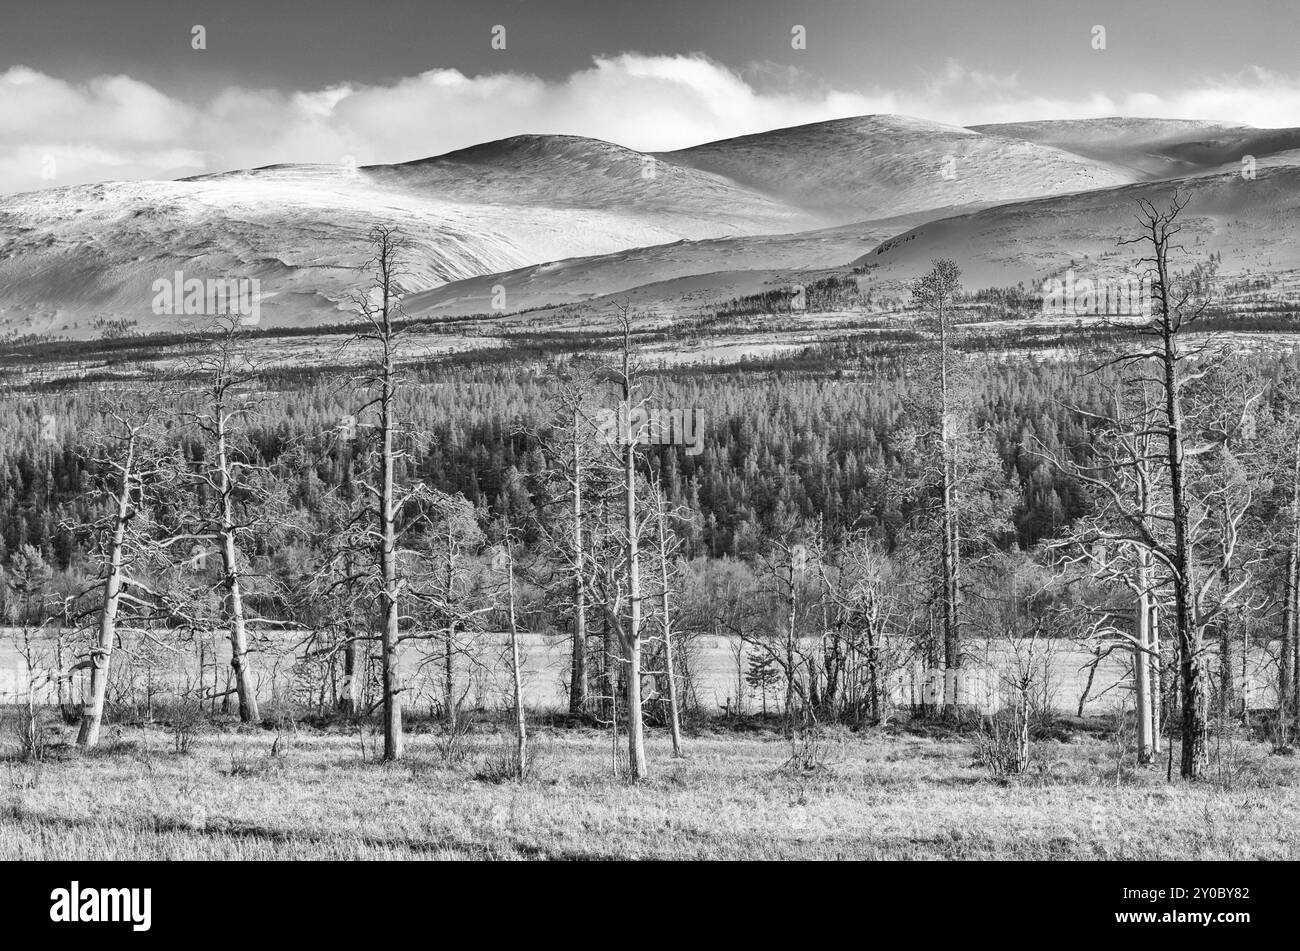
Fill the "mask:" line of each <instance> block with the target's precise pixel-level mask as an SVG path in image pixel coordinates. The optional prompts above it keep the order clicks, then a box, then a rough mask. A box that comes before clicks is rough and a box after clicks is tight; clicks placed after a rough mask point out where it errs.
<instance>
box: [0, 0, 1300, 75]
mask: <svg viewBox="0 0 1300 951" xmlns="http://www.w3.org/2000/svg"><path fill="white" fill-rule="evenodd" d="M196 23H198V24H203V25H204V26H206V27H207V29H208V43H209V49H208V55H206V56H203V55H198V54H195V53H194V52H193V51H192V50H191V49H190V44H189V37H190V28H191V26H193V25H194V24H196ZM498 23H500V24H503V25H505V26H506V27H507V30H508V38H509V43H508V49H507V50H506V51H505V52H500V51H493V50H491V49H490V48H489V45H488V39H489V31H490V29H491V27H492V26H493V25H494V24H498ZM795 23H799V24H803V25H804V26H806V27H807V29H808V34H809V40H808V50H807V51H806V54H799V53H796V52H794V51H792V50H791V48H790V42H789V37H790V27H791V26H792V25H793V24H795ZM1094 24H1103V25H1105V26H1106V28H1107V31H1108V48H1109V53H1108V55H1106V56H1104V57H1099V56H1096V55H1094V54H1093V52H1092V50H1090V49H1089V47H1088V45H1087V44H1086V42H1080V37H1086V36H1087V34H1088V31H1089V30H1090V28H1091V27H1092V25H1094ZM1298 39H1300V3H1296V2H1295V0H1246V2H1227V0H1182V2H1177V3H1175V2H1164V3H1156V2H1152V0H1142V2H1135V0H1088V2H1086V3H1080V2H1078V0H1074V2H1070V0H1034V2H1026V0H1017V2H1010V0H885V2H869V0H822V2H809V0H731V2H725V3H724V2H718V0H632V2H628V0H607V2H591V0H587V2H579V0H482V2H446V0H363V2H358V0H316V2H311V3H307V2H295V0H220V2H216V0H81V2H69V0H42V2H34V3H25V2H17V3H16V2H15V0H6V3H5V9H4V15H3V21H2V25H0V66H12V65H16V64H22V65H25V66H29V67H32V68H33V69H36V70H39V71H41V72H45V73H49V74H52V75H57V76H60V77H62V78H64V79H68V80H71V81H78V80H84V79H86V78H88V77H91V76H94V75H98V74H103V73H126V74H129V75H131V76H132V77H134V78H136V79H140V80H143V81H145V82H148V83H150V84H152V85H155V86H157V87H158V88H160V89H163V90H165V91H166V92H168V93H169V94H171V95H174V96H181V97H184V98H191V99H193V98H201V97H202V96H203V94H204V92H205V91H206V90H208V89H211V88H214V87H215V86H217V85H229V84H238V85H246V86H274V87H279V88H284V89H304V88H317V87H320V86H323V85H328V84H331V83H336V82H342V81H353V82H363V83H371V82H386V81H389V80H392V79H394V78H396V77H400V76H410V75H414V74H416V73H419V72H422V71H424V70H426V69H429V68H432V67H435V66H436V67H451V68H456V69H459V70H461V71H463V72H465V73H467V74H470V75H475V74H480V73H484V72H492V71H500V70H511V71H519V72H527V73H533V74H537V75H539V76H542V77H543V78H554V77H561V76H564V75H567V74H569V73H571V72H573V71H574V70H576V69H581V68H583V67H584V66H587V65H589V64H590V62H591V58H592V56H593V55H595V54H601V53H604V54H614V53H619V52H624V51H636V52H640V53H649V54H654V53H703V54H705V55H707V56H709V57H710V58H712V59H714V60H717V61H719V62H721V63H723V64H726V65H727V66H730V67H731V68H733V69H736V70H739V71H741V72H742V74H743V73H744V70H745V68H746V67H747V65H748V64H751V63H754V62H769V63H775V64H777V65H780V64H791V65H798V66H799V67H800V68H801V69H803V70H805V71H806V72H807V73H809V74H810V75H812V76H814V77H817V78H819V79H821V80H824V81H826V82H828V83H831V84H834V85H837V86H846V87H849V88H859V87H862V86H864V85H872V84H880V85H894V84H910V83H913V82H916V81H919V80H922V79H923V78H924V76H925V75H926V74H927V73H930V72H933V71H935V70H938V69H941V68H942V66H943V63H944V62H945V60H947V59H949V58H957V59H959V60H960V61H961V62H962V63H963V65H965V66H966V67H967V68H971V69H980V70H987V71H996V72H1003V73H1005V72H1016V73H1018V74H1019V75H1020V77H1021V78H1022V80H1025V81H1029V82H1031V83H1033V84H1034V88H1035V89H1037V90H1040V91H1041V92H1043V93H1044V94H1048V95H1051V94H1056V93H1059V92H1061V91H1062V90H1064V89H1066V88H1068V87H1076V88H1077V87H1078V85H1079V84H1080V83H1086V84H1088V85H1090V86H1092V87H1095V88H1097V89H1099V90H1102V91H1104V92H1107V93H1110V94H1115V95H1119V94H1122V93H1123V92H1124V91H1125V90H1126V89H1127V88H1131V87H1132V86H1134V85H1142V86H1146V87H1150V88H1152V89H1153V90H1154V91H1157V92H1163V91H1166V90H1167V89H1168V88H1169V87H1172V86H1176V85H1178V84H1179V83H1184V82H1186V81H1188V79H1189V78H1190V77H1192V76H1200V75H1204V74H1207V73H1209V74H1212V73H1219V72H1235V71H1237V70H1240V69H1241V68H1243V67H1244V66H1258V67H1263V68H1265V69H1271V70H1280V71H1290V70H1294V69H1295V66H1296V63H1297V56H1298V54H1300V47H1298V46H1297V40H1298Z"/></svg>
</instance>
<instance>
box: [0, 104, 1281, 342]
mask: <svg viewBox="0 0 1300 951" xmlns="http://www.w3.org/2000/svg"><path fill="white" fill-rule="evenodd" d="M1245 155H1251V156H1253V157H1254V159H1255V162H1256V163H1257V164H1258V174H1257V177H1256V179H1254V180H1249V179H1244V178H1243V177H1242V176H1241V175H1240V174H1239V171H1240V167H1241V160H1242V157H1243V156H1245ZM1297 167H1300V130H1295V129H1279V130H1261V129H1252V128H1249V127H1246V126H1235V125H1226V124H1222V123H1211V122H1194V121H1187V122H1182V121H1172V120H1146V119H1100V120H1086V121H1078V122H1039V123H1019V124H1015V125H998V126H981V127H976V128H972V129H963V128H959V127H955V126H947V125H942V124H939V123H933V122H928V121H925V120H921V119H913V118H908V117H902V116H864V117H858V118H852V119H842V120H836V121H832V122H822V123H815V124H811V125H804V126H797V127H794V128H789V129H778V130H774V131H771V132H765V133H760V134H757V135H747V136H742V137H739V138H735V139H727V140H723V141H720V142H712V143H707V144H704V145H699V146H695V147H693V148H689V149H682V150H679V151H675V152H665V153H657V154H653V155H647V154H643V153H640V152H635V151H632V150H629V149H625V148H623V147H621V146H618V145H614V144H612V143H608V142H602V141H598V140H593V139H585V138H580V137H574V136H549V135H526V136H516V137H513V138H509V139H504V140H501V141H498V142H490V143H486V144H483V145H479V146H474V147H472V148H468V149H462V150H459V151H456V152H451V153H448V154H446V155H441V156H437V157H434V158H429V159H423V160H420V161H415V162H408V163H404V164H400V165H388V166H372V167H366V168H360V169H349V168H346V167H340V166H311V165H284V166H271V167H267V168H261V169H253V170H248V171H235V172H228V173H223V174H218V175H208V176H202V177H198V178H192V179H184V180H180V181H174V182H148V181H140V182H121V183H106V184H98V185H85V186H75V187H66V188H51V189H46V190H43V191H37V192H29V193H25V194H17V195H7V196H0V334H6V335H9V334H25V333H38V334H45V335H54V336H64V337H90V336H95V335H98V334H100V333H102V332H103V330H104V328H105V327H106V326H110V325H125V326H126V327H128V329H130V330H133V331H135V332H146V333H147V332H164V331H173V330H177V329H180V328H181V327H182V326H183V323H182V322H183V318H178V317H174V316H168V315H159V314H155V313H154V312H153V310H152V309H151V302H152V300H153V297H154V294H153V292H152V290H151V287H152V285H153V282H154V281H156V280H158V279H160V278H171V277H172V276H173V275H174V274H175V272H177V271H180V272H182V273H183V274H184V275H185V276H186V277H200V278H228V277H241V278H257V279H259V280H260V282H261V293H262V301H261V313H262V318H263V322H264V324H265V325H266V326H284V325H292V326H311V325H314V324H315V325H326V324H337V323H338V322H339V321H340V320H341V319H343V317H344V314H343V312H342V310H341V306H342V302H344V301H345V300H346V298H347V295H348V294H349V293H350V291H351V290H352V289H353V288H355V287H356V286H357V285H358V284H359V283H360V282H361V280H362V275H361V274H360V272H359V270H358V269H359V268H360V267H361V266H362V265H363V264H364V262H365V261H366V260H367V258H368V250H367V248H366V245H365V235H366V233H367V231H368V230H369V229H370V228H371V227H372V226H373V225H375V224H380V223H383V224H392V225H397V226H399V227H401V228H402V229H403V230H404V231H405V232H406V233H407V234H408V235H409V236H410V238H411V240H412V243H413V250H412V254H411V256H410V259H409V261H408V271H409V273H408V275H407V277H406V278H405V282H404V289H405V290H407V291H409V292H411V293H410V294H409V295H408V298H407V308H408V311H409V312H410V313H412V314H413V315H419V314H456V313H484V312H488V311H490V310H491V308H492V300H493V293H494V291H495V290H496V289H497V288H498V285H500V286H501V287H504V288H505V290H506V296H505V302H506V308H507V309H508V310H509V311H519V310H521V309H525V308H534V307H542V306H546V305H562V304H567V303H576V302H583V301H593V300H599V299H600V298H602V297H604V296H608V295H611V294H618V293H629V294H630V295H631V292H633V291H635V292H636V293H635V295H632V296H636V297H637V298H638V299H639V300H642V301H644V302H646V303H647V305H652V304H653V303H654V302H655V301H656V300H659V299H670V298H671V299H677V300H680V299H683V298H686V299H690V300H693V301H696V302H700V303H706V302H707V301H709V300H715V299H722V298H727V297H731V296H737V295H739V294H745V293H753V292H754V291H755V290H758V289H761V288H762V287H763V286H765V285H768V284H770V283H772V282H773V281H780V280H783V279H785V278H786V276H787V275H786V272H798V271H808V270H814V271H815V270H818V269H827V268H835V267H841V268H847V267H848V266H849V265H850V263H851V262H855V261H856V262H859V263H860V265H861V266H865V267H867V269H868V275H869V278H870V279H871V280H880V281H882V282H889V281H892V280H894V279H900V280H901V279H903V278H905V277H906V276H907V275H909V274H911V273H913V272H914V271H915V270H916V269H917V268H919V267H920V266H921V265H922V264H923V263H924V262H927V261H928V260H929V259H930V258H931V257H934V256H937V255H939V254H945V255H948V256H952V257H954V258H956V259H957V260H958V261H959V262H961V263H963V267H964V268H965V271H966V275H967V283H968V284H969V285H971V286H979V285H981V284H1007V283H1016V281H1018V280H1026V279H1032V278H1035V277H1039V276H1041V275H1042V274H1043V273H1044V272H1050V271H1052V270H1054V269H1059V266H1060V265H1061V264H1062V262H1068V261H1071V260H1076V259H1078V260H1081V259H1085V258H1087V259H1091V258H1095V257H1097V256H1103V255H1104V254H1106V253H1107V249H1108V248H1109V249H1111V250H1113V245H1114V240H1115V237H1116V235H1118V234H1120V233H1121V232H1122V230H1123V228H1124V227H1126V226H1127V224H1128V223H1130V222H1131V220H1132V202H1133V199H1134V198H1135V197H1136V196H1137V195H1161V194H1164V193H1166V192H1168V191H1169V190H1170V188H1171V187H1172V186H1170V185H1167V184H1162V183H1163V182H1166V181H1169V180H1171V179H1172V177H1173V176H1180V177H1181V178H1182V179H1183V180H1184V181H1183V187H1184V188H1191V189H1192V190H1193V191H1194V192H1195V193H1196V198H1195V200H1194V202H1193V206H1192V207H1191V208H1190V209H1189V215H1190V216H1192V217H1195V218H1196V219H1197V222H1198V224H1197V229H1199V230H1197V231H1196V233H1197V235H1198V236H1200V237H1202V238H1203V239H1204V242H1205V247H1206V248H1207V249H1209V248H1211V247H1213V248H1214V249H1215V250H1222V251H1223V254H1224V259H1225V266H1231V264H1232V258H1233V255H1234V254H1235V253H1236V254H1239V255H1241V256H1242V259H1243V260H1247V259H1248V260H1249V262H1250V266H1258V267H1265V266H1272V265H1278V266H1284V265H1288V262H1291V261H1292V259H1293V258H1294V257H1295V245H1296V240H1295V230H1294V225H1293V222H1294V220H1295V218H1294V213H1293V212H1294V209H1295V206H1296V204H1297V201H1296V196H1297V194H1300V182H1298V181H1297V175H1298V174H1300V173H1298V172H1297Z"/></svg>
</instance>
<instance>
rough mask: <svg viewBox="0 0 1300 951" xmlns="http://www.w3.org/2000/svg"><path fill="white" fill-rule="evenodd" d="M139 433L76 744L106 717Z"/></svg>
mask: <svg viewBox="0 0 1300 951" xmlns="http://www.w3.org/2000/svg"><path fill="white" fill-rule="evenodd" d="M136 438H137V437H136V435H135V433H132V434H131V435H130V436H129V437H128V441H127V447H126V460H125V461H124V462H123V464H122V469H121V472H122V485H121V487H120V489H119V490H118V495H117V517H116V519H115V521H114V524H113V540H112V542H111V543H110V547H109V558H108V574H107V576H106V577H105V578H104V604H103V607H102V608H101V609H100V613H99V635H98V637H97V638H96V641H95V644H94V646H93V647H92V648H91V649H90V702H89V703H87V704H85V705H84V706H83V708H82V713H81V726H80V728H79V729H78V730H77V745H78V746H82V747H85V748H86V749H89V748H90V747H93V746H94V745H95V744H97V743H98V742H99V727H100V724H101V723H102V722H103V719H104V698H105V696H106V695H107V693H108V673H109V661H110V660H111V658H112V656H113V641H114V639H115V638H116V636H117V613H118V609H119V607H120V605H121V596H122V562H123V548H124V546H125V542H126V526H127V522H128V521H129V520H130V518H131V480H132V478H133V475H134V472H135V461H136Z"/></svg>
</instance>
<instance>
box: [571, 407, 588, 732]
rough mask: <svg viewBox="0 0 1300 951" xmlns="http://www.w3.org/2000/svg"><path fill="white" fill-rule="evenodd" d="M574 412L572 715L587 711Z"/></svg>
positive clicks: (578, 441)
mask: <svg viewBox="0 0 1300 951" xmlns="http://www.w3.org/2000/svg"><path fill="white" fill-rule="evenodd" d="M580 423H581V415H580V414H579V412H578V411H577V410H576V409H575V410H574V411H573V662H572V665H571V667H570V671H569V713H571V714H573V715H574V716H579V715H581V714H582V713H583V712H584V711H585V710H586V709H587V588H586V584H585V582H584V579H583V575H582V572H583V565H584V561H585V558H584V557H583V552H584V548H583V544H582V431H581V426H580Z"/></svg>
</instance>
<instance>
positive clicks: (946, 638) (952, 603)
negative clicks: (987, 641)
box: [938, 297, 961, 709]
mask: <svg viewBox="0 0 1300 951" xmlns="http://www.w3.org/2000/svg"><path fill="white" fill-rule="evenodd" d="M938 316H939V394H940V406H939V411H940V413H941V414H942V415H941V419H940V422H939V441H940V451H941V452H942V454H943V545H942V549H943V550H942V569H943V663H944V696H943V703H944V705H945V706H949V705H951V706H952V707H953V708H954V709H955V708H956V705H957V704H958V703H959V702H960V697H959V696H958V691H959V689H960V688H959V684H960V680H961V677H960V673H961V618H960V614H959V611H960V597H961V593H960V592H961V589H960V583H961V538H960V533H959V531H958V528H957V504H958V502H957V485H956V483H957V470H956V463H955V460H954V457H953V450H954V446H953V441H954V435H953V432H952V412H953V411H952V407H951V399H952V396H951V393H950V392H949V384H948V358H949V353H948V315H947V312H946V308H945V306H944V301H943V299H942V297H941V298H940V301H939V314H938Z"/></svg>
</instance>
